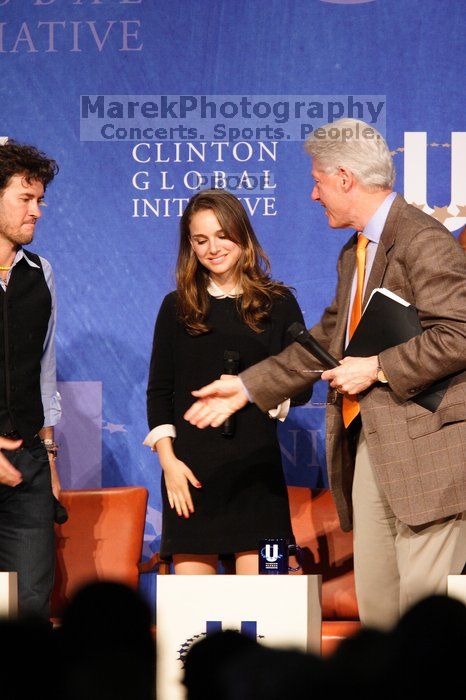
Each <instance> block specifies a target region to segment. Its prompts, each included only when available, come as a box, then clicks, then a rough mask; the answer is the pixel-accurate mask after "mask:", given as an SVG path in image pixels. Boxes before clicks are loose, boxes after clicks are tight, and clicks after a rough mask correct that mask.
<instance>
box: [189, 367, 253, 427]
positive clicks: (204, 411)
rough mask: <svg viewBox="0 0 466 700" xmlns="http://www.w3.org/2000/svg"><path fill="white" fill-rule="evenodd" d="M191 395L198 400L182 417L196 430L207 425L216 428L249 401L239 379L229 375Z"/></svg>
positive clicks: (223, 375) (224, 375)
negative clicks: (195, 427)
mask: <svg viewBox="0 0 466 700" xmlns="http://www.w3.org/2000/svg"><path fill="white" fill-rule="evenodd" d="M192 394H193V396H196V397H197V399H198V400H197V401H196V403H194V404H193V405H192V406H191V408H189V409H188V410H187V411H186V413H185V414H184V417H185V419H186V420H187V421H188V422H189V423H191V425H195V426H197V427H198V428H207V426H209V425H210V426H212V428H218V426H219V425H222V423H224V422H225V421H226V419H227V418H229V416H231V415H232V413H236V411H239V409H240V408H243V406H245V405H246V404H247V403H248V400H249V399H248V397H247V394H246V392H245V390H244V386H243V382H242V381H241V379H240V378H239V377H232V376H231V375H229V374H222V376H221V378H220V379H217V380H216V381H215V382H212V383H211V384H207V386H204V387H202V389H198V390H197V391H193V392H192Z"/></svg>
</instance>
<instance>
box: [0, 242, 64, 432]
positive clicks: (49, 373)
mask: <svg viewBox="0 0 466 700" xmlns="http://www.w3.org/2000/svg"><path fill="white" fill-rule="evenodd" d="M39 257H40V256H39ZM23 258H24V259H25V260H26V262H27V264H28V265H30V266H31V267H39V265H36V263H35V262H33V261H32V260H30V258H28V256H27V255H26V253H25V252H24V250H23V249H22V248H20V249H19V250H18V252H17V253H16V255H15V259H14V261H13V264H12V266H11V270H10V271H9V272H8V275H7V281H6V284H5V282H4V281H3V279H1V278H0V284H1V285H2V288H3V291H5V292H6V287H7V284H8V282H9V280H10V276H11V273H12V271H13V268H14V266H15V265H17V264H18V263H19V261H20V260H22V259H23ZM40 261H41V263H42V269H43V271H44V277H45V281H46V283H47V286H48V288H49V290H50V296H51V297H52V311H51V313H50V320H49V325H48V329H47V335H46V336H45V341H44V350H43V353H42V358H41V361H40V393H41V397H42V405H43V407H44V427H47V428H48V427H51V426H53V425H56V424H57V423H58V421H59V420H60V417H61V403H60V394H59V393H58V391H57V369H56V357H55V328H56V325H57V300H56V294H55V282H54V279H53V272H52V267H51V265H50V263H49V261H48V260H46V259H45V258H42V257H40Z"/></svg>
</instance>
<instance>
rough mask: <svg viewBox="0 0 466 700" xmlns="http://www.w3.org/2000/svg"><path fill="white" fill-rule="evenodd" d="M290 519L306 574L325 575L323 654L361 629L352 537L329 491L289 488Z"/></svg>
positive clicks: (329, 651)
mask: <svg viewBox="0 0 466 700" xmlns="http://www.w3.org/2000/svg"><path fill="white" fill-rule="evenodd" d="M288 496H289V500H290V510H291V520H292V523H293V532H294V534H295V537H296V542H297V544H298V545H299V546H300V547H302V549H303V552H302V554H303V557H302V559H303V561H302V564H303V573H305V574H322V620H323V622H322V653H323V654H324V655H325V654H329V653H331V652H332V651H333V650H334V649H335V647H336V646H337V644H338V643H339V642H340V641H341V639H343V638H345V637H348V636H350V635H351V634H354V633H355V632H356V631H357V630H359V628H360V622H359V617H358V606H357V602H356V593H355V589H354V574H353V538H352V534H351V532H343V531H342V530H341V529H340V525H339V521H338V515H337V512H336V509H335V504H334V502H333V499H332V496H331V494H330V492H329V491H328V490H326V489H308V488H302V487H298V486H289V487H288Z"/></svg>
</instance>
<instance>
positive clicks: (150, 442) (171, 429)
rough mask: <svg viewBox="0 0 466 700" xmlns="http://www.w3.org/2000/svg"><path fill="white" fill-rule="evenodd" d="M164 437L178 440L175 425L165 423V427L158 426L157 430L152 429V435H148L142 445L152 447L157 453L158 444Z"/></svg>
mask: <svg viewBox="0 0 466 700" xmlns="http://www.w3.org/2000/svg"><path fill="white" fill-rule="evenodd" d="M164 437H171V438H176V428H175V426H174V425H171V424H170V423H164V424H163V425H158V426H157V427H156V428H152V430H151V431H150V433H149V434H148V435H146V437H145V440H144V442H143V443H142V444H143V445H147V446H148V447H151V448H152V450H153V451H154V452H155V451H156V447H155V444H156V442H158V440H161V439H162V438H164Z"/></svg>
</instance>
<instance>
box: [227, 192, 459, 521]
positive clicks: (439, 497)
mask: <svg viewBox="0 0 466 700" xmlns="http://www.w3.org/2000/svg"><path fill="white" fill-rule="evenodd" d="M355 252H356V236H352V238H351V239H350V240H349V241H348V243H347V244H346V245H345V246H344V247H343V249H342V251H341V253H340V256H339V259H338V285H337V291H336V296H335V299H334V300H333V302H332V303H331V305H330V306H329V307H328V308H327V309H326V310H325V311H324V314H323V316H322V318H321V320H320V322H319V323H318V324H317V325H316V326H314V328H312V329H311V333H312V334H313V335H314V337H316V338H317V339H318V340H319V341H320V342H321V343H322V345H323V346H324V347H326V348H327V349H328V350H329V352H330V353H331V354H333V355H334V356H335V357H337V358H341V357H342V356H343V350H344V342H345V333H346V322H347V317H348V310H349V302H350V290H351V282H352V278H353V274H354V269H355ZM376 287H385V288H388V289H390V290H391V291H393V292H395V293H396V294H398V295H399V296H401V297H403V298H404V299H406V300H407V301H409V302H410V303H412V304H414V305H415V306H416V308H417V310H418V314H419V319H420V321H421V324H422V326H423V329H424V332H423V333H422V334H421V335H420V336H418V337H416V338H413V339H412V340H410V341H408V342H407V343H403V344H402V345H399V346H397V347H393V348H390V349H389V350H385V351H384V352H382V353H381V355H380V363H381V365H382V368H383V370H384V372H385V374H386V376H387V378H388V380H389V384H388V385H383V384H374V385H373V386H372V387H371V388H370V389H368V390H367V391H366V392H365V393H364V394H363V395H361V396H360V407H361V420H362V424H363V428H364V432H365V435H366V439H367V443H368V448H369V453H370V456H371V461H372V464H373V466H374V469H375V471H376V475H377V478H378V481H379V484H380V486H381V487H382V489H383V490H384V492H385V494H386V496H387V499H388V501H389V503H390V505H391V508H392V510H393V512H394V513H395V514H396V516H397V517H398V518H399V519H400V520H401V521H403V522H405V523H407V524H408V525H421V524H423V523H428V522H431V521H433V520H437V519H439V518H444V517H447V516H449V515H453V514H456V513H460V512H462V511H463V510H466V371H465V370H466V256H465V255H464V252H463V250H462V249H461V248H460V246H459V244H458V242H457V241H456V240H455V238H454V237H453V236H452V235H451V234H450V233H449V231H448V230H447V229H446V228H445V227H444V226H442V225H441V224H439V223H438V222H437V221H436V220H435V219H433V218H432V217H430V216H428V215H427V214H424V213H423V212H421V211H419V210H418V209H416V208H415V207H412V206H410V205H408V204H407V203H406V202H405V200H404V199H403V198H402V197H401V196H399V195H398V196H397V197H396V199H395V201H394V202H393V205H392V207H391V209H390V212H389V215H388V218H387V221H386V224H385V227H384V230H383V232H382V236H381V239H380V243H379V246H378V248H377V252H376V256H375V260H374V263H373V267H372V270H371V274H370V277H369V280H368V284H367V289H366V292H365V299H364V304H365V303H366V302H367V300H368V299H369V296H370V294H371V292H372V290H373V289H375V288H376ZM318 367H319V365H318V363H317V361H316V360H314V359H313V358H312V357H311V356H310V355H309V354H308V353H307V352H306V351H305V350H304V349H303V348H302V347H301V346H300V345H298V344H297V343H293V344H292V345H290V346H289V347H288V348H287V349H286V350H284V351H283V352H282V353H280V354H279V355H276V356H275V357H270V358H268V359H267V360H264V361H263V362H260V363H259V364H257V365H255V366H254V367H250V368H249V369H247V370H246V371H245V372H243V373H242V374H241V375H240V376H241V379H242V380H243V382H244V384H245V386H246V388H247V390H248V392H249V394H250V396H251V398H252V399H253V401H254V402H255V403H256V404H257V405H258V406H259V407H260V408H261V409H262V410H264V411H265V410H268V409H270V408H272V407H273V406H276V405H277V404H278V403H279V402H280V401H283V400H284V399H285V398H288V397H289V396H294V395H295V394H297V393H299V392H300V391H302V390H303V389H304V388H305V387H308V386H309V384H310V383H312V381H313V380H312V379H311V378H310V375H309V374H305V373H303V371H302V370H304V369H312V368H318ZM446 376H451V377H452V379H451V383H450V386H449V388H448V390H447V392H446V394H445V396H444V397H443V399H442V402H441V404H440V406H439V407H438V409H437V410H436V411H435V413H431V412H430V411H428V410H427V409H424V408H421V406H419V405H418V404H416V403H414V402H413V401H412V400H411V399H412V398H413V396H415V395H416V394H418V393H420V392H421V391H422V390H423V389H425V388H426V387H428V386H429V385H430V384H431V383H433V382H434V381H436V380H437V379H440V378H442V377H446ZM326 425H327V431H326V432H327V434H326V451H327V465H328V473H329V482H330V488H331V490H332V493H333V497H334V499H335V503H336V506H337V509H338V513H339V516H340V522H341V527H342V528H343V530H350V529H351V526H352V504H351V490H352V482H353V473H354V451H353V450H352V449H351V445H350V443H349V440H348V436H347V433H346V431H345V429H344V426H343V422H342V416H341V397H338V399H337V403H336V404H334V405H331V404H329V405H328V406H327V421H326Z"/></svg>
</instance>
